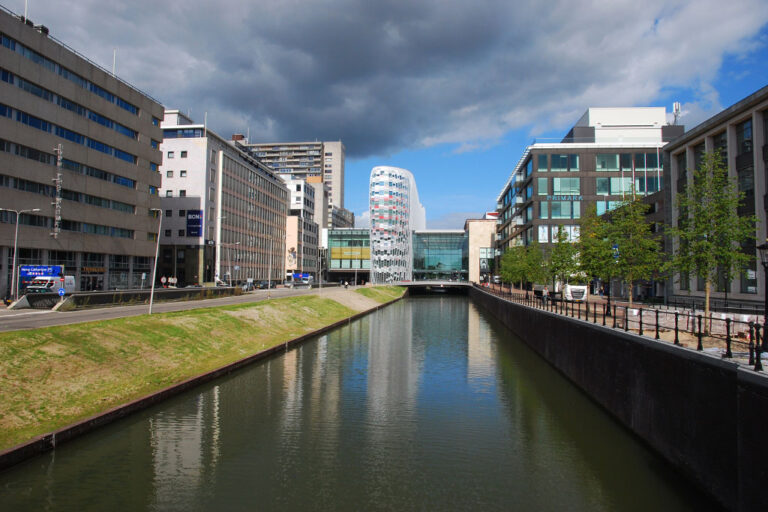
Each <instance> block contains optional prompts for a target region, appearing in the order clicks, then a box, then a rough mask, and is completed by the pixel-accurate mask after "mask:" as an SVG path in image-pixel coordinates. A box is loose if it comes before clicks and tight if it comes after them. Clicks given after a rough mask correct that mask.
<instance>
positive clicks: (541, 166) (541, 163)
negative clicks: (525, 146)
mask: <svg viewBox="0 0 768 512" xmlns="http://www.w3.org/2000/svg"><path fill="white" fill-rule="evenodd" d="M547 156H548V155H538V157H537V158H538V171H539V172H547V170H548V169H549V164H548V163H547Z"/></svg>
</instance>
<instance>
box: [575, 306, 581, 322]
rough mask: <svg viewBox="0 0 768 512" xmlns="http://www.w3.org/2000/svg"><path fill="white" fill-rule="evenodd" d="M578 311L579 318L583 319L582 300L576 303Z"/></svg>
mask: <svg viewBox="0 0 768 512" xmlns="http://www.w3.org/2000/svg"><path fill="white" fill-rule="evenodd" d="M576 311H577V314H578V317H579V320H581V302H577V303H576Z"/></svg>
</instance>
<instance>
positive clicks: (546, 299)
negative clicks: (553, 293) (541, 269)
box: [541, 286, 549, 306]
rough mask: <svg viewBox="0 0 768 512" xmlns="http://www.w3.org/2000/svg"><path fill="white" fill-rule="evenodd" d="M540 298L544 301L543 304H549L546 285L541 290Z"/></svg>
mask: <svg viewBox="0 0 768 512" xmlns="http://www.w3.org/2000/svg"><path fill="white" fill-rule="evenodd" d="M541 300H543V301H544V305H545V306H546V305H548V304H549V288H547V287H546V286H545V287H544V289H543V290H542V291H541Z"/></svg>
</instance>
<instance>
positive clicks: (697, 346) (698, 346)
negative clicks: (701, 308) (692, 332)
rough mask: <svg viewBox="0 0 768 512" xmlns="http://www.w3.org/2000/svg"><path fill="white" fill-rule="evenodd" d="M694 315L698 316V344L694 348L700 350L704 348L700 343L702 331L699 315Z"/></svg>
mask: <svg viewBox="0 0 768 512" xmlns="http://www.w3.org/2000/svg"><path fill="white" fill-rule="evenodd" d="M696 316H697V317H698V319H699V333H698V337H699V344H698V345H696V350H699V351H701V350H704V347H703V346H702V344H701V336H702V332H701V315H696Z"/></svg>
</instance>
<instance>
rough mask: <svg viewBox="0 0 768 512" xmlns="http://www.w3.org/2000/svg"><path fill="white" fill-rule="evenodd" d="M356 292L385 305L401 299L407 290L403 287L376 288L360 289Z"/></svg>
mask: <svg viewBox="0 0 768 512" xmlns="http://www.w3.org/2000/svg"><path fill="white" fill-rule="evenodd" d="M355 291H356V292H357V293H359V294H360V295H364V296H366V297H368V298H369V299H373V300H375V301H376V302H378V303H380V304H383V303H385V302H389V301H391V300H393V299H396V298H398V297H400V296H401V295H402V294H403V293H404V292H405V288H404V287H402V286H376V287H374V288H358V289H357V290H355Z"/></svg>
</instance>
